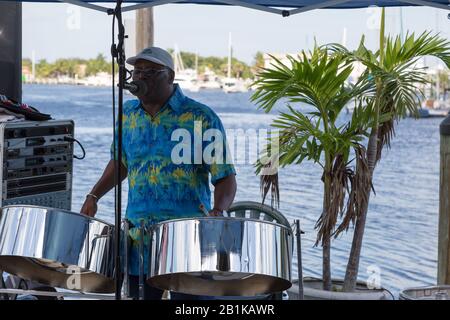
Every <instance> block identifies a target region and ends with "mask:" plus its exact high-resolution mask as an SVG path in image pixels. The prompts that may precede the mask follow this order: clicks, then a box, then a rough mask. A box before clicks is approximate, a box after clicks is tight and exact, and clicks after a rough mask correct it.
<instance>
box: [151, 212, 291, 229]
mask: <svg viewBox="0 0 450 320" xmlns="http://www.w3.org/2000/svg"><path fill="white" fill-rule="evenodd" d="M210 219H211V220H213V219H217V220H234V221H236V220H238V221H250V222H261V223H266V224H271V225H274V226H277V227H281V228H284V229H286V230H287V231H289V232H291V233H292V228H288V227H287V226H285V225H282V224H279V223H276V222H272V221H266V220H260V219H253V218H242V217H214V216H209V217H205V216H202V217H191V218H187V217H184V218H177V219H170V220H164V221H161V222H158V223H155V224H154V225H152V228H158V227H160V226H162V225H164V224H167V223H173V222H180V221H186V220H210Z"/></svg>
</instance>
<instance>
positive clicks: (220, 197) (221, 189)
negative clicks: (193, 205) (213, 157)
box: [209, 174, 237, 216]
mask: <svg viewBox="0 0 450 320" xmlns="http://www.w3.org/2000/svg"><path fill="white" fill-rule="evenodd" d="M214 187H215V188H214V208H213V209H212V210H211V211H209V214H210V215H211V216H221V215H222V211H224V210H228V208H229V207H230V206H231V204H232V203H233V201H234V196H235V195H236V189H237V184H236V177H235V175H234V174H230V175H229V176H227V177H225V178H222V179H220V180H218V181H217V182H216V184H215V185H214Z"/></svg>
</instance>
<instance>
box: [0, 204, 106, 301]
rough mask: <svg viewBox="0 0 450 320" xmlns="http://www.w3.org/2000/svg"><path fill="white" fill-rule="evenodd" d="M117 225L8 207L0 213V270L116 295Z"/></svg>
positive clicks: (50, 210) (52, 211)
mask: <svg viewBox="0 0 450 320" xmlns="http://www.w3.org/2000/svg"><path fill="white" fill-rule="evenodd" d="M113 231H114V227H113V226H112V225H110V224H107V223H105V222H103V221H101V220H98V219H93V218H90V217H88V216H85V215H82V214H79V213H74V212H70V211H65V210H60V209H53V208H43V207H36V206H6V207H3V208H2V209H1V211H0V270H4V271H6V272H8V273H11V274H14V275H17V276H19V277H22V278H24V279H28V280H34V281H38V282H40V283H43V284H48V285H51V286H55V287H60V288H67V289H73V290H77V291H84V292H98V293H107V292H113V291H114V288H115V286H114V280H113V273H114V257H113V250H114V248H113V234H114V232H113Z"/></svg>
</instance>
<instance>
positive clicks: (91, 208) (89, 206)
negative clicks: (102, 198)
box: [80, 196, 97, 217]
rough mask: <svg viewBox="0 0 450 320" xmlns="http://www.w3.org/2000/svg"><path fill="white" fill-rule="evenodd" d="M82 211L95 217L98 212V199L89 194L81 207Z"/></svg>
mask: <svg viewBox="0 0 450 320" xmlns="http://www.w3.org/2000/svg"><path fill="white" fill-rule="evenodd" d="M80 213H82V214H85V215H87V216H89V217H94V216H95V214H96V213H97V199H95V198H94V197H92V196H87V197H86V200H85V201H84V203H83V206H82V207H81V210H80Z"/></svg>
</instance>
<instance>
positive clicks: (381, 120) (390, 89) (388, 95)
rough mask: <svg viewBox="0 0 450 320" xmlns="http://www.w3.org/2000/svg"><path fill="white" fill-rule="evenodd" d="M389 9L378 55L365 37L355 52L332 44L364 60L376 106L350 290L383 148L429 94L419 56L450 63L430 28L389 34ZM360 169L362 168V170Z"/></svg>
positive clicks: (368, 104)
mask: <svg viewBox="0 0 450 320" xmlns="http://www.w3.org/2000/svg"><path fill="white" fill-rule="evenodd" d="M384 16H385V12H384V8H383V9H382V15H381V28H380V48H379V50H378V51H377V52H375V53H372V52H370V51H369V50H368V49H367V48H366V47H365V46H364V38H362V40H361V43H360V46H359V48H358V49H357V50H356V51H355V52H350V51H348V50H347V49H346V48H345V47H343V46H340V45H333V46H330V47H331V48H332V52H333V53H334V54H336V53H339V54H342V55H345V56H346V57H347V58H348V59H349V60H350V61H358V62H360V63H362V64H363V65H364V66H365V67H366V70H365V72H364V74H363V75H362V76H361V78H360V81H361V82H364V83H366V84H367V85H368V86H370V87H371V90H368V91H367V92H372V94H370V95H367V94H364V95H362V96H361V97H360V99H364V100H365V108H366V109H367V110H370V113H371V118H372V119H373V121H372V126H371V127H370V130H369V139H368V141H367V145H366V148H365V149H364V150H365V154H364V157H365V158H366V159H367V164H368V167H369V168H368V171H369V172H368V178H367V179H366V180H365V183H364V186H363V191H362V192H363V195H362V197H363V198H364V199H367V201H364V202H362V203H361V206H360V207H359V209H358V211H357V212H356V213H357V215H356V216H355V217H353V219H354V221H355V230H354V234H353V241H352V246H351V251H350V254H349V259H348V263H347V268H346V273H345V279H344V284H343V290H344V291H347V292H349V291H354V290H355V287H356V281H357V275H358V267H359V261H360V254H361V247H362V240H363V236H364V229H365V224H366V217H367V212H368V206H369V198H370V193H371V190H372V181H373V175H374V171H375V168H376V165H377V163H378V162H379V161H380V160H381V156H382V152H383V150H384V149H386V148H390V142H391V139H392V138H393V137H394V135H395V125H396V123H398V121H399V120H401V119H402V118H403V117H404V116H405V115H406V114H407V113H409V114H412V115H414V116H416V117H417V116H418V114H419V108H420V101H422V100H423V99H424V94H423V92H422V91H421V89H420V88H423V87H425V84H427V83H428V82H429V79H427V77H426V74H425V72H424V69H423V68H420V67H418V66H417V62H418V61H419V59H421V58H423V57H424V56H434V57H436V58H438V59H440V60H441V61H443V62H444V63H445V64H446V66H447V67H448V68H449V67H450V42H448V41H447V40H445V39H443V38H441V37H439V36H438V35H432V34H431V33H429V32H424V33H422V34H421V35H419V36H417V37H416V36H415V35H414V34H409V35H406V37H405V39H401V38H400V37H399V36H397V37H392V36H388V37H385V35H384ZM356 171H357V172H358V168H357V169H356ZM346 228H348V225H346V226H344V225H343V226H342V227H340V228H338V233H339V232H340V231H342V230H344V229H346Z"/></svg>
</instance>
